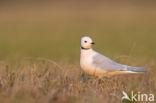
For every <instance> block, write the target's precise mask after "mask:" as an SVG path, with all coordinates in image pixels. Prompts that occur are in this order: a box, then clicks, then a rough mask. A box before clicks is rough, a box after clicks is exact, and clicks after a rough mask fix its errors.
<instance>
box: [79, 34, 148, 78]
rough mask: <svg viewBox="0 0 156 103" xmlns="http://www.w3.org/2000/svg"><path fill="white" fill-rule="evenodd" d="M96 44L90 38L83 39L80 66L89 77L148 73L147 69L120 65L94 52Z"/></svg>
mask: <svg viewBox="0 0 156 103" xmlns="http://www.w3.org/2000/svg"><path fill="white" fill-rule="evenodd" d="M93 44H94V42H93V41H92V39H91V38H90V37H88V36H85V37H82V38H81V55H80V66H81V68H82V69H83V70H84V71H85V72H86V73H88V74H89V75H94V76H98V77H104V76H106V77H110V76H115V75H121V74H131V73H142V72H146V70H147V68H146V67H132V66H128V65H123V64H118V63H116V62H115V61H113V60H111V59H110V58H108V57H106V56H104V55H102V54H100V53H98V52H96V51H94V50H93V49H92V45H93Z"/></svg>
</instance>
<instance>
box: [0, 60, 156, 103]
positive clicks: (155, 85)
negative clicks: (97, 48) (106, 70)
mask: <svg viewBox="0 0 156 103" xmlns="http://www.w3.org/2000/svg"><path fill="white" fill-rule="evenodd" d="M149 64H150V65H148V66H151V68H155V67H156V65H155V63H154V65H153V63H149ZM155 72H156V71H155V70H153V69H150V73H149V74H140V75H127V76H126V77H125V76H118V77H112V78H103V81H102V83H101V84H100V85H98V78H96V77H92V76H89V75H86V74H84V72H83V71H82V70H81V68H80V67H79V65H73V64H69V63H68V62H65V61H64V62H57V64H56V62H54V61H52V60H49V59H45V58H38V59H34V58H26V59H24V60H19V61H18V62H17V61H16V62H13V61H12V62H11V61H3V62H1V65H0V101H1V103H21V102H22V103H43V102H44V103H62V102H63V103H80V102H81V103H90V102H91V103H94V102H99V103H108V102H109V103H114V102H116V103H121V97H122V91H123V90H124V91H126V92H131V91H132V90H133V91H135V92H141V93H153V94H156V92H155V91H156V81H155V80H156V79H155V78H156V76H155Z"/></svg>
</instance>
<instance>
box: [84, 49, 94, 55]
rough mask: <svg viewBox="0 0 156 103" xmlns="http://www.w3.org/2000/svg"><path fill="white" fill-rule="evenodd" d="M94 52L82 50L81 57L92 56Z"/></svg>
mask: <svg viewBox="0 0 156 103" xmlns="http://www.w3.org/2000/svg"><path fill="white" fill-rule="evenodd" d="M92 52H93V49H92V48H90V49H87V50H85V49H81V56H90V55H91V53H92Z"/></svg>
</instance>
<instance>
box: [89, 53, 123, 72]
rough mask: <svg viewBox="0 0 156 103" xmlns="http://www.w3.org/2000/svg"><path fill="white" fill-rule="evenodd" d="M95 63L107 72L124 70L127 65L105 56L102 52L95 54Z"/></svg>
mask: <svg viewBox="0 0 156 103" xmlns="http://www.w3.org/2000/svg"><path fill="white" fill-rule="evenodd" d="M92 63H93V65H94V66H95V67H97V68H99V69H103V70H104V71H106V72H113V71H123V70H126V66H125V65H122V64H118V63H116V62H115V61H113V60H111V59H109V58H108V57H105V56H104V55H101V54H98V53H97V54H96V55H95V56H93V62H92Z"/></svg>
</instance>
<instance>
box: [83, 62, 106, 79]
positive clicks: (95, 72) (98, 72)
mask: <svg viewBox="0 0 156 103" xmlns="http://www.w3.org/2000/svg"><path fill="white" fill-rule="evenodd" d="M81 67H82V69H83V70H84V71H85V72H86V73H87V74H89V75H93V76H98V77H101V76H103V75H104V74H105V73H106V72H105V71H104V70H101V69H99V68H96V67H94V66H89V65H87V64H85V65H82V66H81Z"/></svg>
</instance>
